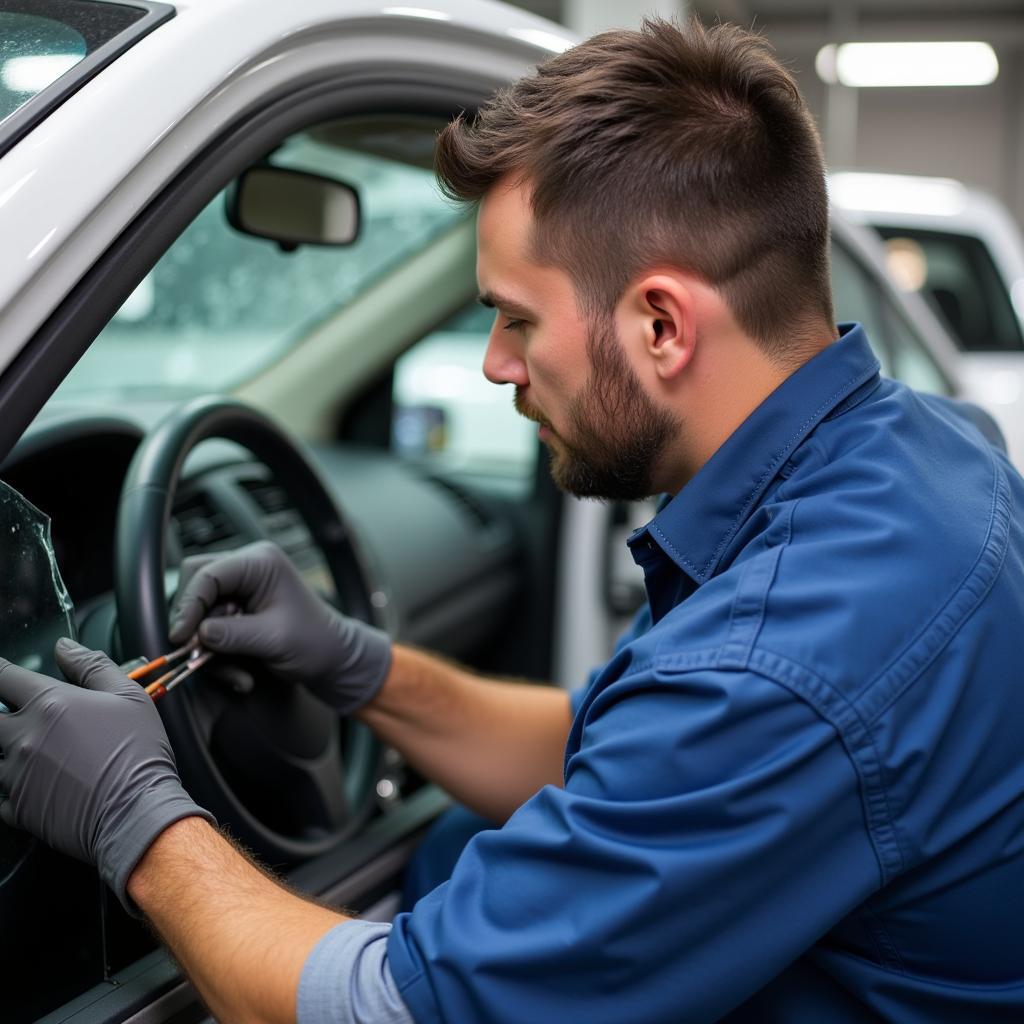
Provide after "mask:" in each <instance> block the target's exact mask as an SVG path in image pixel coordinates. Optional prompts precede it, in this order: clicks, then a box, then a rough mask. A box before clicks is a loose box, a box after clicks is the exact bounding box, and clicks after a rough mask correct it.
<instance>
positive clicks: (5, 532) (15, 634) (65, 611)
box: [0, 481, 76, 708]
mask: <svg viewBox="0 0 1024 1024" xmlns="http://www.w3.org/2000/svg"><path fill="white" fill-rule="evenodd" d="M0 552H2V553H3V566H4V571H3V572H2V573H0V655H2V656H3V657H5V658H6V659H7V660H8V661H12V662H14V663H15V664H17V665H21V666H23V667H24V668H28V669H31V670H32V671H33V672H44V673H46V674H47V675H56V674H57V665H56V662H55V661H54V658H53V645H54V644H55V643H56V642H57V640H59V639H60V638H61V637H62V636H69V637H71V638H72V639H76V635H75V620H74V611H75V608H74V605H73V604H72V602H71V597H70V595H69V594H68V591H67V587H65V586H64V580H63V579H61V575H60V569H59V568H58V567H57V558H56V555H55V554H54V550H53V543H52V541H51V540H50V517H49V516H47V515H45V514H44V513H42V512H40V511H39V509H37V508H36V507H35V505H33V504H32V502H30V501H29V500H28V499H27V498H24V497H22V496H21V495H20V494H19V493H18V492H17V491H16V490H14V488H13V487H8V485H7V484H5V483H3V482H2V481H0ZM58 678H60V677H59V675H58ZM0 708H3V705H0Z"/></svg>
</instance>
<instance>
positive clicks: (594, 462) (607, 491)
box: [515, 317, 681, 501]
mask: <svg viewBox="0 0 1024 1024" xmlns="http://www.w3.org/2000/svg"><path fill="white" fill-rule="evenodd" d="M587 354H588V355H589V357H590V375H589V377H588V378H587V381H586V383H585V384H584V385H583V387H582V388H581V390H580V392H579V393H578V394H577V395H576V396H575V397H574V398H573V399H572V400H571V401H570V403H569V406H568V408H567V410H566V420H567V423H568V426H567V428H566V432H565V433H564V434H557V433H555V431H554V429H553V428H552V427H551V424H550V423H549V422H548V420H547V419H545V418H544V417H543V416H541V415H540V414H539V413H537V412H535V411H534V410H533V409H531V408H530V407H529V405H528V404H527V403H526V401H525V399H524V398H523V395H522V392H521V390H520V388H519V387H517V388H516V394H515V407H516V411H517V412H518V413H519V414H520V415H521V416H525V417H526V418H527V419H531V420H534V421H535V422H537V423H541V424H543V425H544V426H546V427H547V428H548V430H549V431H551V434H552V438H551V441H550V442H549V448H550V451H551V476H552V478H553V479H554V481H555V484H556V486H558V487H559V488H560V489H561V490H563V491H566V492H568V493H569V494H573V495H575V496H576V497H577V498H599V499H601V500H604V501H639V500H640V499H642V498H646V497H649V496H650V495H652V494H656V493H658V491H659V488H658V487H657V486H656V485H655V483H654V475H655V472H656V469H657V466H658V464H659V462H660V461H661V457H662V455H663V454H664V452H665V449H666V448H667V447H668V446H669V444H670V442H671V441H672V440H673V438H674V437H676V436H677V434H678V432H679V430H680V426H681V424H680V421H679V419H678V418H677V417H676V416H674V415H672V413H670V412H668V411H667V410H665V409H660V408H659V407H658V406H657V405H655V403H654V401H653V399H652V398H651V397H650V395H648V394H647V392H646V391H645V390H644V387H643V384H642V383H641V381H640V378H639V377H638V376H637V375H636V373H635V372H634V370H633V368H632V367H631V366H630V365H629V362H628V360H627V359H626V354H625V352H623V350H622V345H621V344H620V342H619V339H618V336H617V334H616V332H615V325H614V322H613V321H612V320H611V318H610V317H609V318H606V319H604V320H603V321H601V322H599V323H597V324H594V325H592V326H591V329H590V334H589V335H588V337H587Z"/></svg>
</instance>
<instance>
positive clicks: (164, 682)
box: [125, 637, 213, 700]
mask: <svg viewBox="0 0 1024 1024" xmlns="http://www.w3.org/2000/svg"><path fill="white" fill-rule="evenodd" d="M212 657H213V651H207V650H204V649H203V648H202V647H201V646H200V644H199V638H198V637H193V638H192V639H191V640H190V641H189V642H188V643H187V644H185V645H184V646H183V647H179V648H178V649H177V650H175V651H171V652H170V653H168V654H161V655H160V657H158V658H154V659H153V660H152V661H144V662H143V663H142V664H141V665H136V666H135V667H134V668H132V669H129V670H127V671H126V672H125V675H127V676H128V678H129V679H134V680H136V681H139V680H141V679H142V678H143V677H144V676H148V675H150V674H152V673H153V672H155V671H156V670H157V669H160V668H167V667H168V666H171V665H174V666H176V667H174V668H171V669H170V670H169V671H167V672H165V673H164V674H163V675H162V676H160V677H159V678H157V679H154V680H153V682H151V683H147V684H144V685H145V687H146V693H148V694H149V695H150V697H152V698H153V700H159V699H160V698H161V697H163V696H164V695H165V694H167V693H170V692H171V690H173V689H174V688H175V687H176V686H177V685H178V683H180V682H181V681H182V680H183V679H187V678H188V677H189V676H190V675H192V673H193V672H195V671H196V670H197V669H200V668H202V667H203V665H205V664H206V663H207V662H208V661H209V660H210V659H211V658H212ZM179 662H182V663H181V664H178V663H179Z"/></svg>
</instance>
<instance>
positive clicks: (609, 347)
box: [477, 186, 678, 501]
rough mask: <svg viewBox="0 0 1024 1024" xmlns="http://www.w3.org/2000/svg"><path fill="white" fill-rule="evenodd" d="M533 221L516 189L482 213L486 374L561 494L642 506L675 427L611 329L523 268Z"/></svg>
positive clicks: (559, 283) (532, 268) (493, 197)
mask: <svg viewBox="0 0 1024 1024" xmlns="http://www.w3.org/2000/svg"><path fill="white" fill-rule="evenodd" d="M531 221H532V213H531V211H530V208H529V202H528V194H527V193H526V191H525V189H523V188H521V187H520V188H504V187H502V186H498V187H497V188H495V189H493V190H492V191H491V192H490V193H489V194H488V195H487V196H486V198H485V199H484V201H483V203H482V204H481V208H480V216H479V220H478V228H477V242H478V248H477V254H478V255H477V280H478V281H479V284H480V291H481V298H482V299H483V301H485V302H486V303H487V304H491V305H493V306H494V307H495V309H496V311H497V315H496V316H495V320H494V326H493V327H492V329H491V336H490V340H489V342H488V346H487V353H486V355H485V357H484V375H485V376H486V377H487V379H488V380H490V381H493V382H494V383H496V384H514V385H515V406H516V409H517V411H518V412H519V413H520V414H521V415H523V416H525V417H527V418H528V419H531V420H533V421H535V422H536V423H538V424H540V431H539V436H540V439H541V440H542V441H544V442H545V443H546V444H547V445H548V448H549V449H550V451H551V472H552V476H553V477H554V480H555V483H556V484H557V485H558V486H559V487H560V488H562V489H563V490H565V491H568V492H569V493H570V494H575V495H577V496H578V497H593V498H606V499H619V500H623V501H633V500H637V499H639V498H643V497H646V496H647V495H649V494H652V493H654V492H655V491H657V490H658V488H657V487H656V486H655V485H654V482H653V480H654V476H655V472H656V468H657V465H658V462H659V460H660V458H661V456H662V455H663V453H664V451H665V448H666V447H667V446H668V444H669V443H670V441H671V440H672V438H673V437H674V436H675V434H676V432H677V430H678V423H677V421H676V420H675V418H674V417H673V416H671V414H669V413H668V412H666V411H665V410H663V409H661V408H659V407H658V406H656V405H655V403H654V402H653V401H652V399H651V398H650V396H649V395H648V394H647V392H646V391H645V390H644V387H643V384H642V383H641V381H640V379H639V377H638V376H637V374H636V372H635V370H634V369H633V367H632V366H631V365H630V363H629V359H628V358H627V356H626V353H625V351H624V349H623V346H622V344H621V342H620V339H619V338H618V336H617V333H616V329H615V324H614V322H612V320H611V319H609V320H607V321H604V320H601V321H598V322H596V323H595V322H591V321H590V320H589V319H588V318H585V317H583V316H581V315H580V313H579V311H578V309H577V304H576V291H575V288H574V286H573V283H572V280H571V279H570V277H569V276H568V274H566V273H565V272H564V271H562V270H559V269H557V268H554V267H548V266H541V265H539V264H537V263H534V262H532V261H531V260H530V259H529V253H530V238H529V230H530V224H531Z"/></svg>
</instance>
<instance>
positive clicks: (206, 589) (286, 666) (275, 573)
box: [171, 541, 391, 715]
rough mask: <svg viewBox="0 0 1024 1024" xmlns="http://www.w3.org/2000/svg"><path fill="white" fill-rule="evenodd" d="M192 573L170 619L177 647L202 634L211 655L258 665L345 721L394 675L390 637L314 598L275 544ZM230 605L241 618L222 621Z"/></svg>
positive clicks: (185, 571) (186, 569) (187, 569)
mask: <svg viewBox="0 0 1024 1024" xmlns="http://www.w3.org/2000/svg"><path fill="white" fill-rule="evenodd" d="M190 563H191V564H190ZM195 565H196V563H195V562H193V561H192V560H191V559H186V561H185V563H184V565H183V566H182V577H183V578H184V579H187V581H188V582H187V583H186V584H185V586H184V590H183V591H182V592H181V593H180V594H179V596H178V599H177V601H176V606H177V607H176V611H175V612H174V614H173V616H172V620H171V642H172V643H175V644H183V643H186V642H187V641H188V638H189V637H190V636H192V634H193V633H195V632H196V630H197V629H198V631H199V640H200V642H201V643H202V645H203V646H204V647H206V648H208V649H209V650H211V651H215V652H217V653H218V654H242V655H247V656H249V657H252V658H258V659H260V660H261V661H263V662H264V663H265V664H266V665H267V667H268V668H269V669H271V671H273V672H274V674H275V675H277V676H278V677H279V678H281V679H284V680H286V681H288V682H292V683H298V684H300V685H302V686H305V687H306V688H307V689H308V690H309V691H310V692H311V693H313V694H314V695H315V696H316V697H319V698H320V700H322V701H324V703H326V704H329V705H330V706H331V707H332V708H335V709H336V710H337V711H339V712H340V713H341V714H343V715H348V714H351V713H352V712H353V711H357V710H358V709H359V708H361V707H362V706H363V705H364V704H366V703H368V702H369V701H371V700H372V699H373V698H374V697H375V696H376V694H377V691H378V690H379V689H380V688H381V686H382V685H383V683H384V679H385V678H386V676H387V674H388V671H389V669H390V668H391V641H390V639H389V638H388V635H387V634H386V633H384V632H382V631H381V630H379V629H374V628H373V627H372V626H367V625H366V624H365V623H363V622H358V621H357V620H355V619H350V618H348V617H347V616H345V615H342V614H341V613H340V612H336V611H335V610H334V609H333V608H331V606H330V605H328V604H327V602H326V601H323V600H321V599H320V598H319V597H317V595H316V594H314V593H313V591H312V590H310V589H309V587H307V586H306V584H305V583H304V582H303V579H302V577H301V576H300V575H299V572H298V570H297V569H296V568H295V566H294V565H292V563H291V562H290V561H289V560H288V557H287V556H286V555H285V553H284V552H283V551H282V550H281V549H280V548H279V547H278V546H277V545H276V544H271V543H270V542H269V541H259V542H258V543H256V544H249V545H247V546H246V547H244V548H239V549H238V550H237V551H233V552H232V553H231V554H229V555H225V556H224V557H223V558H217V559H215V560H214V561H209V560H207V559H202V562H201V563H200V565H199V568H195ZM228 602H233V603H235V604H238V605H240V606H241V608H242V614H241V615H217V614H216V610H217V609H218V607H221V608H222V607H223V606H224V605H225V604H227V603H228ZM211 612H214V614H212V615H211V614H210V613H211Z"/></svg>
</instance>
